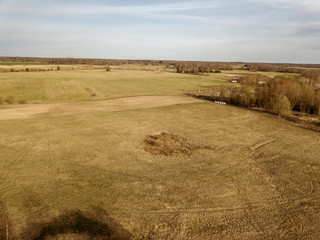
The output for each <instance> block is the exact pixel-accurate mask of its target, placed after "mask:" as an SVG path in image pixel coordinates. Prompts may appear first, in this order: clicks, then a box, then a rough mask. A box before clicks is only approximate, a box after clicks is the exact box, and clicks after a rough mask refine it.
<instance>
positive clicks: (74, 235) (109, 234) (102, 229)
mask: <svg viewBox="0 0 320 240" xmlns="http://www.w3.org/2000/svg"><path fill="white" fill-rule="evenodd" d="M22 235H23V236H21V237H22V239H33V240H40V239H61V238H62V239H69V236H70V237H71V239H82V240H87V239H90V240H105V239H111V240H120V239H131V238H132V234H131V233H130V232H128V231H127V230H125V229H124V228H123V227H122V226H121V225H120V224H118V223H117V222H116V221H115V220H114V219H113V218H111V217H110V216H109V215H108V214H107V213H106V212H105V211H104V210H103V209H100V208H94V209H93V210H91V211H80V210H78V209H75V210H65V211H63V212H61V213H60V214H59V215H57V216H55V217H52V218H51V219H49V220H48V221H43V222H39V221H38V222H35V221H34V222H29V223H28V225H27V228H26V229H25V230H24V231H23V233H22ZM0 239H1V238H0Z"/></svg>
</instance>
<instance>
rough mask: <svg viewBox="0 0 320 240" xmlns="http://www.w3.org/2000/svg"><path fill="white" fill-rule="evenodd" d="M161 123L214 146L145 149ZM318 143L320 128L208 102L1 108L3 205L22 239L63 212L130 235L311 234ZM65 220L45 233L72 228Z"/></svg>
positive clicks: (315, 230)
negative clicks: (30, 114) (17, 113)
mask: <svg viewBox="0 0 320 240" xmlns="http://www.w3.org/2000/svg"><path fill="white" fill-rule="evenodd" d="M129 73H130V72H129ZM129 73H128V78H130V77H129ZM120 74H121V73H120ZM84 75H85V76H88V75H86V72H85V73H84ZM161 76H166V75H161ZM180 80H181V79H180ZM128 81H129V80H128ZM137 81H138V80H137ZM141 81H142V83H143V82H144V81H145V80H144V79H142V80H141ZM188 81H189V80H186V85H188V84H190V83H189V82H188ZM192 81H193V80H192ZM179 83H180V84H181V86H180V88H181V89H183V88H184V87H185V86H184V84H185V82H183V81H182V80H181V81H180V82H179ZM176 84H177V85H178V83H176ZM133 89H134V88H133ZM159 91H160V92H161V91H162V93H163V92H164V90H159ZM166 91H171V89H168V90H166ZM159 95H161V94H159ZM0 114H1V110H0ZM161 132H166V133H170V134H173V135H175V136H179V139H186V141H188V142H189V143H190V144H191V145H193V146H204V145H205V146H211V147H210V148H198V149H194V151H193V152H191V153H190V154H176V155H173V156H170V155H169V156H165V155H162V154H156V155H155V154H152V153H150V152H147V151H145V146H144V143H145V142H144V139H146V137H147V136H149V135H156V134H159V133H161ZM319 143H320V138H319V133H317V132H313V131H308V130H305V129H302V128H298V127H296V126H294V125H292V124H291V123H288V122H286V121H282V120H281V119H278V118H276V117H272V116H270V115H267V114H261V113H256V112H251V111H247V110H244V109H240V108H236V107H231V106H225V105H219V104H214V103H210V102H198V103H187V104H181V105H174V106H165V107H160V108H152V109H131V110H124V109H121V110H120V111H113V112H81V113H80V112H79V113H77V114H73V115H68V116H57V115H56V116H50V115H41V116H39V117H34V118H30V119H16V120H13V119H11V120H2V121H0V148H1V151H0V183H1V184H0V202H1V203H2V204H0V205H1V207H2V209H5V210H6V211H7V213H8V214H9V216H10V219H11V222H12V223H13V229H12V232H13V233H15V234H16V235H17V236H20V238H22V239H30V238H31V237H36V236H39V235H41V234H40V233H41V231H44V230H43V229H50V228H48V226H51V227H52V225H53V223H57V222H58V223H60V222H61V221H62V220H63V221H62V222H64V223H65V224H69V222H70V221H73V222H75V223H77V224H78V223H79V221H80V222H81V221H82V222H85V223H87V224H89V226H97V224H98V225H99V224H107V225H108V226H110V228H111V229H113V230H114V231H116V233H117V234H118V235H117V236H127V237H129V238H132V239H252V240H253V239H288V240H289V239H317V238H318V236H320V225H319V222H318V219H319V217H320V211H319V210H320V208H319V206H320V203H319V199H320V190H319V189H320V181H319V179H320V162H319V161H320V160H319V159H320V151H319ZM182 145H183V144H182ZM183 146H184V145H183ZM66 211H71V215H70V216H71V217H70V216H69V217H65V216H66V215H65V212H66ZM2 212H3V211H2ZM0 214H1V211H0ZM72 216H75V217H72ZM61 219H62V220H61ZM70 219H71V220H70ZM88 219H89V220H88ZM90 219H91V220H92V221H91V220H90ZM44 223H45V224H44ZM50 224H51V225H50ZM99 226H100V225H99ZM95 229H96V231H97V232H99V231H100V232H101V230H99V229H100V228H95ZM63 231H64V228H60V234H57V235H55V236H52V237H51V238H48V239H54V238H55V239H66V238H67V237H74V238H76V237H79V235H75V233H65V232H63ZM44 232H45V231H44ZM97 232H96V233H97ZM42 233H43V232H42ZM43 234H44V233H43ZM88 234H89V232H82V233H81V236H80V237H81V238H82V239H88V237H89V236H90V234H89V235H88ZM121 234H124V235H121ZM92 237H93V238H96V239H98V237H99V236H96V235H94V236H92Z"/></svg>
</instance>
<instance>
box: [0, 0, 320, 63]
mask: <svg viewBox="0 0 320 240" xmlns="http://www.w3.org/2000/svg"><path fill="white" fill-rule="evenodd" d="M0 56H23V57H28V56H29V57H75V58H107V59H157V60H195V61H234V62H236V61H241V62H278V63H280V62H287V63H320V0H210V1H209V0H198V1H196V0H187V1H182V0H170V1H169V0H162V1H159V0H148V1H147V0H131V1H130V0H117V1H111V0H105V1H102V0H0Z"/></svg>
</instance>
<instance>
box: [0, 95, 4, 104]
mask: <svg viewBox="0 0 320 240" xmlns="http://www.w3.org/2000/svg"><path fill="white" fill-rule="evenodd" d="M2 104H3V98H2V97H0V105H2Z"/></svg>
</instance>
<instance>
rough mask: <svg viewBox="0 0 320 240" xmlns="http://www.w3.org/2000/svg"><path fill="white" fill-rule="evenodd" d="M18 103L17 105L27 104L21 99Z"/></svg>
mask: <svg viewBox="0 0 320 240" xmlns="http://www.w3.org/2000/svg"><path fill="white" fill-rule="evenodd" d="M18 103H19V104H26V103H27V101H26V100H24V99H22V100H20V101H19V102H18Z"/></svg>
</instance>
